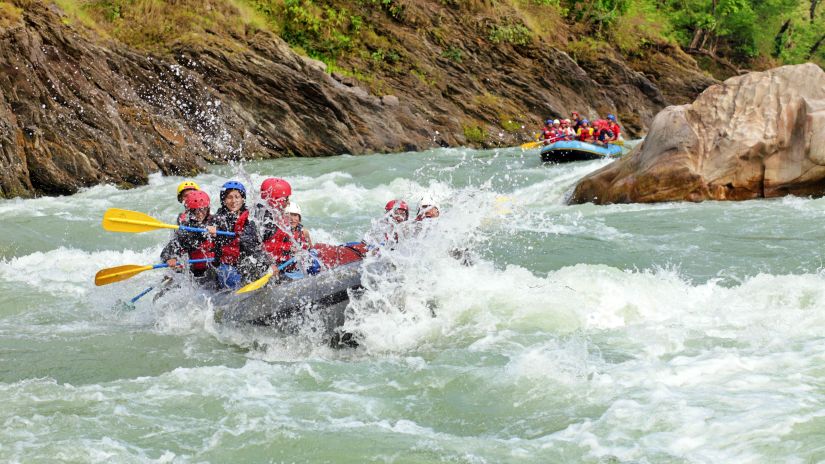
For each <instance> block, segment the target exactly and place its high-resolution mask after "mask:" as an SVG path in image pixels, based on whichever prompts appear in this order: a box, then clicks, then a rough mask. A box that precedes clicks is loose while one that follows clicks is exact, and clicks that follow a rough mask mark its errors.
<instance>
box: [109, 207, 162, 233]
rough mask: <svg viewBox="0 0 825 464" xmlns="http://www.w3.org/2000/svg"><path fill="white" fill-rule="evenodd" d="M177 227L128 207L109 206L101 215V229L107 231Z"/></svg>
mask: <svg viewBox="0 0 825 464" xmlns="http://www.w3.org/2000/svg"><path fill="white" fill-rule="evenodd" d="M177 228H178V226H175V225H172V224H166V223H163V222H160V221H158V220H157V219H155V218H153V217H152V216H149V215H148V214H143V213H138V212H137V211H129V210H128V209H118V208H109V209H107V210H106V213H105V214H104V215H103V229H105V230H108V231H109V232H133V233H137V232H148V231H150V230H157V229H177Z"/></svg>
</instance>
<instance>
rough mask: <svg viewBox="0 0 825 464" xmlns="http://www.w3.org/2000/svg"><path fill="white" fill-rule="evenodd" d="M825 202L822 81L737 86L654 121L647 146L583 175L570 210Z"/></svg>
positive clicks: (795, 73) (816, 73)
mask: <svg viewBox="0 0 825 464" xmlns="http://www.w3.org/2000/svg"><path fill="white" fill-rule="evenodd" d="M788 194H794V195H816V196H821V195H823V194H825V72H824V71H823V70H822V69H821V68H820V67H819V66H817V65H815V64H804V65H796V66H783V67H781V68H776V69H773V70H770V71H766V72H759V73H749V74H746V75H743V76H738V77H733V78H730V79H728V80H726V81H725V82H724V83H722V84H720V85H714V86H712V87H710V88H708V89H707V90H705V91H704V92H703V93H702V94H701V95H700V96H699V97H698V98H697V99H696V101H695V102H693V103H692V104H689V105H682V106H671V107H668V108H666V109H665V110H663V111H662V112H660V113H659V114H658V115H657V116H656V118H655V119H654V121H653V124H652V125H651V128H650V132H649V134H648V135H647V137H646V138H645V140H644V142H643V143H641V144H640V145H638V146H637V147H636V148H635V149H634V150H633V152H632V153H630V154H629V155H627V156H626V157H624V158H622V159H620V160H618V161H616V162H614V163H612V164H610V165H608V166H606V167H604V168H602V169H600V170H598V171H596V172H594V173H591V174H589V175H587V176H586V177H585V178H583V179H582V180H581V181H579V183H578V184H577V185H576V187H575V190H574V192H573V195H572V198H571V200H570V201H571V203H585V202H594V203H598V204H608V203H635V202H640V203H650V202H659V201H682V200H687V201H702V200H745V199H751V198H768V197H777V196H783V195H788Z"/></svg>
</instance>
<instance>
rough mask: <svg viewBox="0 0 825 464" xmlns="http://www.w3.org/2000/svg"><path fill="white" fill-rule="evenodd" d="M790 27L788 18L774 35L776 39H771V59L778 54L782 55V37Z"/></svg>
mask: <svg viewBox="0 0 825 464" xmlns="http://www.w3.org/2000/svg"><path fill="white" fill-rule="evenodd" d="M789 27H791V19H790V18H788V20H787V21H785V24H783V25H782V27H780V28H779V32H777V33H776V37H774V38H773V57H774V58H777V57H779V54H780V53H782V36H783V35H785V32H786V31H787V30H788V28H789Z"/></svg>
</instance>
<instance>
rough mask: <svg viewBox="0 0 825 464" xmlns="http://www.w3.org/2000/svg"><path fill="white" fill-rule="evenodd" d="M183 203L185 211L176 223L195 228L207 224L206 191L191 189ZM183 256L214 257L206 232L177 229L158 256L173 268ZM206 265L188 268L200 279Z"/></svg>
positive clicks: (208, 216) (212, 244) (207, 196)
mask: <svg viewBox="0 0 825 464" xmlns="http://www.w3.org/2000/svg"><path fill="white" fill-rule="evenodd" d="M183 204H184V206H185V207H186V211H185V212H184V213H183V214H181V215H180V217H178V224H180V225H182V226H189V227H197V228H204V227H206V226H207V223H208V221H209V219H210V215H209V195H207V194H206V192H204V191H201V190H193V191H192V192H191V193H190V194H188V195H187V196H186V198H185V199H184V201H183ZM184 256H186V257H187V258H188V259H189V260H193V259H204V258H210V259H211V258H214V256H215V253H214V243H213V242H212V240H211V239H210V238H209V235H208V234H205V233H201V232H189V231H186V230H183V229H177V230H176V231H175V232H174V235H172V239H171V240H170V241H169V243H168V244H167V245H166V246H165V247H164V248H163V251H161V253H160V258H161V260H163V261H165V262H166V264H168V265H169V267H170V268H174V267H176V266H177V265H178V261H179V260H180V259H181V258H183V257H184ZM208 267H209V265H208V264H207V263H205V262H204V263H195V264H192V265H190V266H189V270H190V271H191V272H192V275H193V276H195V278H196V279H201V280H202V278H203V277H204V274H205V273H206V271H207V269H208Z"/></svg>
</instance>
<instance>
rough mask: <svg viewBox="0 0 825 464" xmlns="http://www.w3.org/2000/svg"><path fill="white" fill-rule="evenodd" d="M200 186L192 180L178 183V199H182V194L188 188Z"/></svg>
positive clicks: (193, 188)
mask: <svg viewBox="0 0 825 464" xmlns="http://www.w3.org/2000/svg"><path fill="white" fill-rule="evenodd" d="M200 189H201V188H200V186H198V184H196V183H195V182H193V181H191V180H185V181H183V182H181V183H180V184H178V201H181V194H182V193H183V192H184V191H186V190H200Z"/></svg>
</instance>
